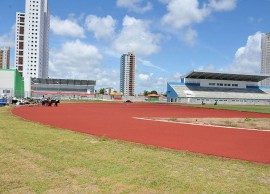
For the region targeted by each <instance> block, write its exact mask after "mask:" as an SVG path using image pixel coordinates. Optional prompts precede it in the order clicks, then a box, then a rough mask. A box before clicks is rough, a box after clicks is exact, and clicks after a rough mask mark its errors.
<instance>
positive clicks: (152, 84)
mask: <svg viewBox="0 0 270 194" xmlns="http://www.w3.org/2000/svg"><path fill="white" fill-rule="evenodd" d="M137 74H138V76H137V77H136V86H135V88H136V91H137V92H138V93H142V92H143V91H144V90H147V91H152V90H156V91H157V92H158V93H161V92H163V93H165V92H166V90H167V88H166V86H167V82H176V81H178V82H179V81H180V76H181V75H182V74H181V73H179V72H175V73H174V74H171V75H168V76H158V75H156V74H154V73H151V72H140V73H137Z"/></svg>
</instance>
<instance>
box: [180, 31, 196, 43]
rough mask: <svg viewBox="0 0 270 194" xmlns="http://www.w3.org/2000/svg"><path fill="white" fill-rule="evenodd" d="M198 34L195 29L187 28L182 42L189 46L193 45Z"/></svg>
mask: <svg viewBox="0 0 270 194" xmlns="http://www.w3.org/2000/svg"><path fill="white" fill-rule="evenodd" d="M197 36H198V33H197V31H196V30H193V29H191V28H189V29H188V30H187V31H186V32H185V35H184V37H183V40H184V42H186V43H187V44H188V45H189V46H193V45H194V44H195V40H196V38H197Z"/></svg>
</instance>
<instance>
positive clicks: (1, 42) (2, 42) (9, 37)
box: [0, 24, 16, 48]
mask: <svg viewBox="0 0 270 194" xmlns="http://www.w3.org/2000/svg"><path fill="white" fill-rule="evenodd" d="M15 26H16V25H15V24H14V25H13V26H12V28H11V30H10V31H9V32H8V33H5V34H3V35H0V48H2V47H14V46H15V28H16V27H15Z"/></svg>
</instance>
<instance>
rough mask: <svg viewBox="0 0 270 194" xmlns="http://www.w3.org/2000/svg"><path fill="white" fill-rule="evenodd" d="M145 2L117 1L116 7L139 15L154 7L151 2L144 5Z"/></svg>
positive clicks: (141, 0)
mask: <svg viewBox="0 0 270 194" xmlns="http://www.w3.org/2000/svg"><path fill="white" fill-rule="evenodd" d="M143 1H144V0H117V2H116V5H117V6H118V7H123V8H128V10H130V11H134V12H137V13H145V12H147V11H149V10H151V9H152V7H153V5H152V3H151V2H150V1H147V2H146V5H142V2H143Z"/></svg>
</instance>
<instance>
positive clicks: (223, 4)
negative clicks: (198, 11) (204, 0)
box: [209, 0, 236, 11]
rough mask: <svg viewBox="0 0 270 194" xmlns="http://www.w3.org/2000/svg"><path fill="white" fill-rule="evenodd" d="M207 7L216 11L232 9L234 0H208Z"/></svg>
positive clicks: (234, 5)
mask: <svg viewBox="0 0 270 194" xmlns="http://www.w3.org/2000/svg"><path fill="white" fill-rule="evenodd" d="M209 7H210V8H212V9H214V10H216V11H226V10H233V9H234V8H235V7H236V0H210V3H209Z"/></svg>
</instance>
